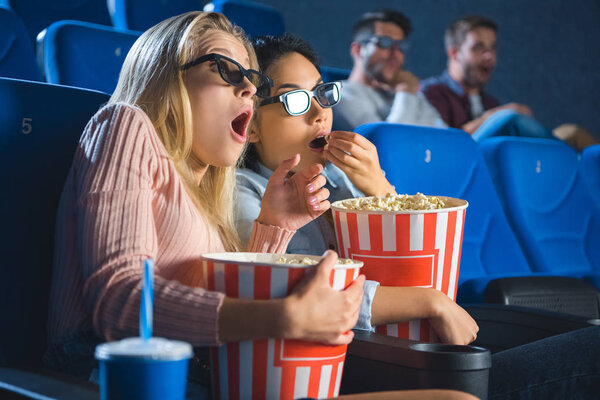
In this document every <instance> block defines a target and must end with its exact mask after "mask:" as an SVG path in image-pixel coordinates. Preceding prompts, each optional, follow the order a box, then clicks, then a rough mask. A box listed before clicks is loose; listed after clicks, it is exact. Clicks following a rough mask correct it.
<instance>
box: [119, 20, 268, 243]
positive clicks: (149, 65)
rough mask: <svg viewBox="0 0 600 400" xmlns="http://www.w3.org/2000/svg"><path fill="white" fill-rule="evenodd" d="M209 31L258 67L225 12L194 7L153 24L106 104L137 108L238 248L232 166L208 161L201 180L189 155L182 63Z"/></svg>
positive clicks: (201, 205)
mask: <svg viewBox="0 0 600 400" xmlns="http://www.w3.org/2000/svg"><path fill="white" fill-rule="evenodd" d="M211 31H213V32H214V31H224V32H227V33H229V34H231V35H232V36H233V37H235V38H236V39H238V40H239V41H240V42H241V43H242V44H243V46H244V47H245V49H246V51H247V53H248V58H249V61H250V68H252V69H258V63H257V61H256V56H255V54H254V50H253V48H252V45H251V44H250V42H249V41H248V39H247V38H246V36H245V35H244V32H243V31H242V29H241V28H239V27H237V26H233V25H232V24H231V22H229V20H228V19H227V18H225V16H224V15H222V14H218V13H205V12H201V11H193V12H189V13H185V14H181V15H178V16H175V17H172V18H169V19H167V20H165V21H162V22H160V23H159V24H157V25H155V26H153V27H152V28H150V29H148V30H147V31H146V32H144V33H143V34H142V35H141V36H140V37H139V38H138V40H137V41H136V42H135V43H134V45H133V46H132V48H131V50H130V51H129V53H128V54H127V57H126V59H125V62H124V64H123V68H122V69H121V74H120V76H119V82H118V84H117V88H116V89H115V91H114V93H113V95H112V97H111V98H110V103H116V102H124V103H127V104H131V105H135V106H138V107H140V108H141V109H142V110H144V112H145V113H146V114H147V115H148V117H149V118H150V120H151V121H152V124H153V125H154V128H155V129H156V132H157V134H158V137H159V138H160V140H161V141H162V143H163V144H164V146H165V148H166V149H167V153H168V154H169V156H170V158H171V159H172V161H173V162H174V164H175V168H176V169H177V171H178V172H179V174H180V175H181V177H182V179H183V182H184V184H185V186H186V189H187V190H188V193H189V194H190V196H191V197H192V199H193V200H194V203H195V204H196V207H197V208H198V209H199V210H200V212H201V213H202V214H203V215H204V216H205V218H206V219H207V220H208V222H209V223H210V224H211V225H212V226H214V227H215V228H216V229H217V230H218V231H219V234H220V235H221V239H222V241H223V244H224V246H225V248H226V249H227V250H228V251H236V250H239V248H240V239H239V236H238V233H237V230H236V228H235V220H234V211H233V210H234V207H233V201H234V200H233V198H234V189H235V166H231V167H215V166H212V165H209V166H208V168H207V170H206V172H205V174H204V176H203V178H202V180H201V182H200V184H199V185H198V184H196V183H195V180H194V174H193V166H194V165H196V166H198V165H203V164H202V162H201V161H200V160H198V159H197V158H195V157H194V155H193V154H192V111H191V106H190V101H189V97H188V95H187V91H186V88H185V85H184V82H183V73H182V71H181V66H182V65H184V64H185V63H187V62H190V61H192V60H193V59H195V58H196V57H198V56H199V54H198V49H197V47H196V45H195V43H197V41H198V40H199V39H200V38H202V37H203V36H205V35H206V34H208V33H210V32H211Z"/></svg>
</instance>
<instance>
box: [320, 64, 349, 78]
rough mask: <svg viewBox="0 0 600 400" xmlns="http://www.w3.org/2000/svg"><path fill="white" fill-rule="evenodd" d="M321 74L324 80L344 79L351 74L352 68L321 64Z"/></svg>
mask: <svg viewBox="0 0 600 400" xmlns="http://www.w3.org/2000/svg"><path fill="white" fill-rule="evenodd" d="M321 76H322V77H323V82H331V81H343V80H346V79H348V76H350V70H349V69H343V68H335V67H325V66H321Z"/></svg>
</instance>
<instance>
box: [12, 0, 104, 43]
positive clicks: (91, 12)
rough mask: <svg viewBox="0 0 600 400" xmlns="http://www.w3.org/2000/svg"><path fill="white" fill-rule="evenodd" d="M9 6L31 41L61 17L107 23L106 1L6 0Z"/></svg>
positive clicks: (61, 18) (33, 41)
mask: <svg viewBox="0 0 600 400" xmlns="http://www.w3.org/2000/svg"><path fill="white" fill-rule="evenodd" d="M8 3H9V4H10V7H11V8H12V9H13V10H14V11H15V12H16V13H17V14H18V15H19V16H20V17H21V19H22V20H23V22H24V23H25V26H26V27H27V31H28V32H29V38H30V39H31V43H32V44H34V45H35V41H36V38H37V35H38V33H40V32H41V31H42V30H44V29H46V27H48V25H50V24H51V23H53V22H55V21H59V20H63V19H75V20H78V21H87V22H94V23H97V24H103V25H109V24H110V17H109V15H108V9H107V8H106V1H98V0H77V1H73V0H52V1H48V0H8Z"/></svg>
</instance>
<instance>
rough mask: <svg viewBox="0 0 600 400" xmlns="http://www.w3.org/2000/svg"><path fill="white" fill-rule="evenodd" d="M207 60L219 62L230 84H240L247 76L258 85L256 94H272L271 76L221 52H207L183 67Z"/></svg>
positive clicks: (265, 95) (262, 96) (221, 71)
mask: <svg viewBox="0 0 600 400" xmlns="http://www.w3.org/2000/svg"><path fill="white" fill-rule="evenodd" d="M207 61H214V62H215V63H216V64H217V70H218V71H219V75H221V78H223V80H224V81H225V82H227V83H229V84H230V85H232V86H239V85H241V84H242V82H243V81H244V77H246V78H248V80H249V81H250V82H251V83H252V84H253V85H254V86H255V87H256V95H257V96H258V97H261V98H263V99H264V98H265V97H269V95H270V94H271V88H272V87H273V81H272V80H271V78H269V77H268V76H266V75H265V74H263V73H261V72H258V71H255V70H253V69H246V68H244V67H242V66H241V65H240V63H238V62H237V61H235V60H233V59H231V58H229V57H226V56H223V55H221V54H216V53H210V54H206V55H204V56H202V57H198V58H197V59H195V60H194V61H190V62H189V63H187V64H184V65H183V66H182V67H181V69H182V70H186V69H189V68H192V67H194V66H196V65H198V64H201V63H203V62H207Z"/></svg>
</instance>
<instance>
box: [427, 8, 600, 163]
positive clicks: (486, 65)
mask: <svg viewBox="0 0 600 400" xmlns="http://www.w3.org/2000/svg"><path fill="white" fill-rule="evenodd" d="M497 30H498V27H497V25H496V24H495V23H494V21H492V20H490V19H488V18H486V17H483V16H479V15H473V16H468V17H464V18H461V19H458V20H456V21H454V22H453V23H452V24H451V25H450V26H449V27H448V28H447V29H446V32H445V35H444V43H445V46H446V53H447V55H448V69H447V70H446V71H444V72H443V73H442V74H441V75H439V76H435V77H432V78H429V79H426V80H424V81H423V82H422V83H421V91H422V92H423V94H424V95H425V97H426V98H427V100H429V102H430V103H431V104H432V105H433V106H434V107H435V108H436V109H437V110H438V112H439V113H440V114H441V116H442V118H443V119H444V122H445V123H446V124H448V126H450V127H453V128H459V129H462V130H464V131H465V132H468V133H470V134H471V135H472V136H473V138H474V139H475V140H478V141H479V140H483V139H487V138H489V137H493V136H527V137H538V138H546V139H552V138H554V137H557V138H559V139H562V140H564V141H565V142H566V143H568V144H569V145H570V146H572V147H573V148H575V150H577V151H581V150H583V148H585V147H586V146H589V145H591V144H594V143H597V141H596V140H595V139H594V138H593V136H592V135H591V134H590V133H588V132H587V131H585V129H583V128H581V127H579V126H577V125H574V124H563V125H561V126H559V127H557V128H554V131H552V130H550V129H548V128H546V127H544V126H543V125H542V124H540V123H539V122H537V121H536V120H535V119H534V118H533V114H532V112H531V109H530V108H529V107H528V106H526V105H524V104H519V103H508V104H503V105H500V103H499V102H498V101H497V100H496V99H495V98H493V97H492V96H490V95H489V94H487V93H486V92H485V91H484V87H485V85H486V84H487V83H488V81H489V79H490V76H491V74H492V72H493V70H494V68H495V67H496V62H497V54H496V32H497Z"/></svg>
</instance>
